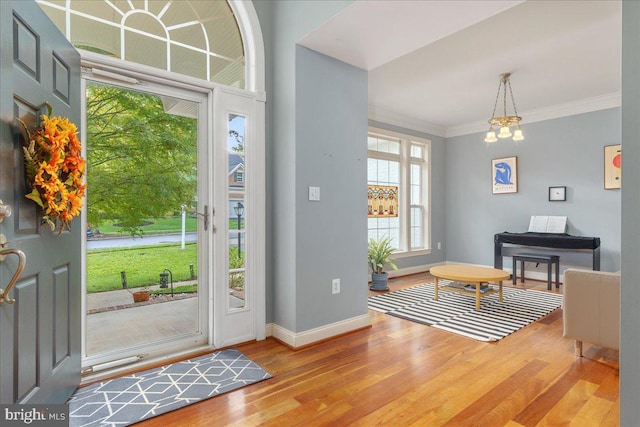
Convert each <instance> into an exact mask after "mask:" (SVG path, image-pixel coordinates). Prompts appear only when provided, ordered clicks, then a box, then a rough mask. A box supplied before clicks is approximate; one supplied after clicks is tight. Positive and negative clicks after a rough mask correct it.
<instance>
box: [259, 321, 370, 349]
mask: <svg viewBox="0 0 640 427" xmlns="http://www.w3.org/2000/svg"><path fill="white" fill-rule="evenodd" d="M370 326H371V319H370V317H369V314H368V313H367V314H363V315H361V316H357V317H352V318H350V319H346V320H342V321H340V322H335V323H331V324H329V325H325V326H321V327H319V328H314V329H309V330H307V331H303V332H299V333H296V332H293V331H290V330H288V329H286V328H283V327H282V326H280V325H277V324H275V323H270V324H268V325H267V327H266V331H267V336H271V337H273V338H275V339H277V340H278V341H280V342H282V343H283V344H285V345H287V346H288V347H290V348H292V349H294V350H299V349H300V348H302V347H307V346H309V345H312V344H318V343H320V342H322V341H326V340H327V339H331V338H336V337H338V336H340V335H344V334H347V333H351V332H355V331H357V330H360V329H364V328H368V327H370Z"/></svg>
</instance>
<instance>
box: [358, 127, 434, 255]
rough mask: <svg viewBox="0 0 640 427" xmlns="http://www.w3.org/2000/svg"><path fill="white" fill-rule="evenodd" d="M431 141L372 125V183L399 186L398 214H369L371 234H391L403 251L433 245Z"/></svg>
mask: <svg viewBox="0 0 640 427" xmlns="http://www.w3.org/2000/svg"><path fill="white" fill-rule="evenodd" d="M430 144H431V142H430V141H429V140H426V139H422V138H417V137H414V136H410V135H403V134H398V133H395V132H389V131H385V130H381V129H369V135H368V153H369V154H368V163H367V175H368V178H367V179H368V185H369V186H372V185H374V186H389V187H397V188H398V191H397V197H398V212H397V216H390V215H384V216H380V217H377V216H376V215H375V214H374V215H369V218H368V231H369V232H368V236H369V238H374V239H380V238H383V237H389V238H391V244H392V246H394V247H395V248H397V252H400V253H407V254H411V253H414V254H415V253H418V252H420V251H426V250H429V249H430V246H431V245H430V239H429V222H430V215H429V211H430V206H429V186H430V183H429V176H430V173H429V154H430Z"/></svg>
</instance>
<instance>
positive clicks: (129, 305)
mask: <svg viewBox="0 0 640 427" xmlns="http://www.w3.org/2000/svg"><path fill="white" fill-rule="evenodd" d="M99 74H100V73H95V71H94V72H93V74H92V75H91V77H88V78H87V79H86V80H85V89H86V91H85V93H86V105H85V111H86V146H87V181H88V191H87V210H86V212H87V214H86V218H87V227H86V268H85V271H86V299H85V328H84V330H85V335H84V356H85V358H84V363H83V365H84V367H85V370H90V371H94V372H95V371H98V370H99V369H101V368H105V367H113V366H117V365H120V364H126V363H131V362H135V361H138V360H140V359H141V358H143V357H152V356H160V355H166V354H171V353H176V352H179V351H182V350H187V349H189V348H195V347H198V346H202V345H206V344H207V342H208V335H209V331H208V327H207V325H208V322H207V319H208V313H209V310H208V306H207V301H208V298H207V294H208V286H207V283H209V280H208V264H209V263H207V262H206V260H207V259H208V255H207V254H208V249H207V248H208V245H209V236H210V235H211V234H212V231H211V208H210V206H209V203H208V202H207V200H208V196H207V191H208V190H207V188H206V183H207V182H209V178H208V176H207V174H208V169H209V168H207V167H206V163H203V162H206V161H207V157H208V156H207V155H206V153H207V149H206V143H207V138H206V134H207V130H206V111H207V99H208V98H207V95H206V94H199V93H192V92H189V91H185V90H182V89H175V88H170V87H167V86H166V85H155V84H153V83H150V82H144V84H141V83H140V82H137V81H136V80H134V79H130V78H123V80H122V81H117V82H116V83H115V84H114V81H113V79H111V78H110V79H109V80H107V79H102V80H100V78H99V77H98V78H96V77H95V76H96V75H99ZM143 88H144V89H143Z"/></svg>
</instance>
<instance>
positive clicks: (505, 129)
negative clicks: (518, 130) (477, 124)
mask: <svg viewBox="0 0 640 427" xmlns="http://www.w3.org/2000/svg"><path fill="white" fill-rule="evenodd" d="M510 136H511V131H510V130H509V126H502V127H501V128H500V133H499V134H498V138H509V137H510Z"/></svg>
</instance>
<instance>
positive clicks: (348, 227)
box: [295, 46, 368, 331]
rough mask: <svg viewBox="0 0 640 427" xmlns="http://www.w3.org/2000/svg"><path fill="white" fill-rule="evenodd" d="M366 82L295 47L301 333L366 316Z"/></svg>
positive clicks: (345, 68)
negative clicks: (334, 287)
mask: <svg viewBox="0 0 640 427" xmlns="http://www.w3.org/2000/svg"><path fill="white" fill-rule="evenodd" d="M367 82H368V81H367V72H366V71H364V70H361V69H359V68H355V67H353V66H350V65H347V64H345V63H343V62H340V61H337V60H335V59H333V58H330V57H328V56H325V55H322V54H320V53H317V52H314V51H312V50H309V49H307V48H304V47H301V46H298V47H297V48H296V116H295V117H296V147H295V149H296V159H295V160H296V177H295V184H296V225H295V226H296V254H297V260H296V264H297V269H296V285H297V295H296V299H297V301H296V306H297V307H298V313H297V319H296V330H297V331H306V330H309V329H313V328H316V327H319V326H323V325H327V324H331V323H334V322H338V321H341V320H344V319H349V318H352V317H356V316H361V315H363V314H366V313H367V259H366V257H367V255H366V254H367V213H366V212H367V195H366V192H365V191H364V189H365V188H366V185H367V99H368V96H367V91H368V87H367ZM309 186H314V187H320V201H309V191H308V189H309ZM334 278H339V279H340V281H341V291H340V293H339V294H332V292H331V281H332V279H334ZM328 308H330V309H328Z"/></svg>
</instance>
